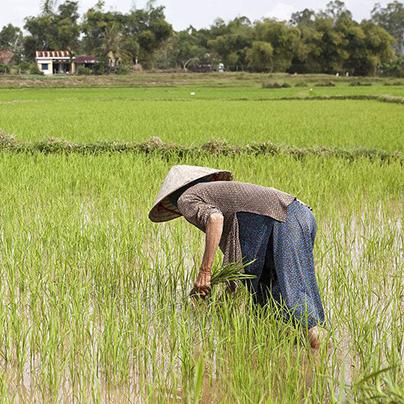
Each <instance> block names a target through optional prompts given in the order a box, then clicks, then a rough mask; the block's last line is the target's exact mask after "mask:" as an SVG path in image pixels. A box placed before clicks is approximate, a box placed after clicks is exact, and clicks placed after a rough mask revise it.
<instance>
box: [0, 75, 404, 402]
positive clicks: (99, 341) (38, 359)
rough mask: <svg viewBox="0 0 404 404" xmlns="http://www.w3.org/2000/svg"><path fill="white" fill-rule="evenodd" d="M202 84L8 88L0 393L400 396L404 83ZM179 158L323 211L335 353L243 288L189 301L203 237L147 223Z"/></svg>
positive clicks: (252, 398)
mask: <svg viewBox="0 0 404 404" xmlns="http://www.w3.org/2000/svg"><path fill="white" fill-rule="evenodd" d="M195 77H197V78H192V77H190V76H189V75H184V77H181V76H175V77H171V79H170V80H168V79H167V77H166V76H161V77H160V76H158V75H153V76H147V74H145V75H144V76H142V79H141V80H142V81H141V83H131V82H130V81H129V79H125V80H126V81H124V82H123V83H119V86H118V85H114V83H112V84H111V83H107V84H108V85H107V84H106V83H98V82H95V81H94V83H92V84H94V85H90V84H91V83H88V82H85V83H84V84H83V83H81V84H82V86H78V85H72V86H71V87H72V88H67V87H68V86H69V83H70V84H77V83H75V82H70V81H69V80H66V81H63V82H62V81H60V80H59V81H55V83H53V82H51V81H49V82H45V81H43V80H38V82H39V84H37V83H36V82H33V83H31V82H29V85H27V83H26V82H25V81H21V82H18V81H17V80H14V79H13V80H14V81H13V80H11V79H10V78H6V79H0V195H1V205H0V296H1V299H0V397H1V401H2V402H16V403H17V402H97V403H98V402H113V403H126V402H128V403H144V402H159V403H160V402H162V403H165V402H168V403H174V402H184V403H199V402H201V403H298V402H302V403H320V402H321V403H328V402H330V403H345V402H366V403H367V402H378V403H403V402H404V365H403V362H404V337H403V336H404V260H403V228H402V227H403V206H404V195H403V190H404V170H403V147H404V85H403V84H401V85H400V83H396V84H395V85H394V86H393V85H392V86H387V85H384V83H382V82H380V81H377V80H376V81H375V82H374V83H372V85H371V86H357V87H356V86H350V85H349V83H345V82H344V83H341V84H337V85H336V86H334V87H324V86H321V87H320V86H315V82H313V81H312V79H310V78H306V79H307V82H308V84H307V86H306V87H300V86H298V87H296V86H294V85H293V82H292V87H290V88H280V89H272V88H263V87H262V86H261V82H262V81H265V80H267V78H266V77H257V76H256V75H255V76H253V78H252V79H249V76H248V75H247V76H246V75H242V76H234V75H230V76H227V75H225V76H223V77H224V78H223V79H219V78H217V77H216V76H215V77H214V79H212V81H210V80H209V77H208V75H201V76H198V75H196V76H195ZM2 80H3V82H2ZM7 80H8V81H7ZM321 80H324V78H321ZM43 83H46V85H44V84H43ZM60 83H62V84H60ZM53 84H54V85H53ZM79 84H80V83H79ZM115 84H116V83H115ZM6 87H7V88H6ZM191 93H194V95H191ZM151 137H154V139H155V140H154V142H156V137H158V138H159V139H158V141H157V145H161V144H166V143H169V144H175V145H176V148H174V149H173V148H171V149H167V150H166V149H163V148H159V147H157V148H156V149H153V150H151V149H150V148H144V147H140V148H130V147H129V148H128V147H127V148H115V147H113V146H114V144H116V142H118V143H119V142H120V144H126V145H127V144H129V143H130V144H132V143H133V144H135V143H136V144H137V143H139V142H146V141H147V140H148V139H149V138H151ZM49 138H56V139H59V140H57V141H56V143H57V144H62V145H63V148H53V149H52V148H47V149H44V148H41V147H39V146H38V145H39V144H40V143H41V142H42V143H41V144H43V142H45V143H46V142H48V143H50V144H53V143H54V142H55V140H51V141H47V139H49ZM60 139H62V140H63V141H64V142H62V141H61V140H60ZM160 139H161V140H160ZM211 141H214V142H219V143H220V142H222V143H225V142H228V144H230V145H233V146H239V147H240V149H237V148H235V149H232V152H231V153H229V152H223V150H221V149H220V147H219V148H207V147H204V144H206V143H207V142H211ZM52 142H53V143H52ZM100 143H101V144H103V145H104V147H103V148H102V149H97V148H91V147H88V148H87V149H86V148H78V147H76V146H74V145H96V144H100ZM220 144H221V143H220ZM252 144H255V145H256V147H255V148H251V147H250V148H249V145H252ZM264 144H266V145H268V144H271V145H272V146H271V147H270V148H268V147H260V146H259V145H261V146H262V145H264ZM73 146H74V147H73ZM277 147H279V149H278V148H277ZM323 149H327V150H339V153H334V154H333V153H322V152H321V150H323ZM274 150H278V151H277V152H274ZM279 150H280V151H279ZM308 150H310V152H307V151H308ZM358 151H360V152H358ZM380 156H382V157H380ZM174 164H191V165H205V166H210V167H220V168H223V169H228V170H231V171H232V172H233V173H234V176H235V177H236V179H237V180H240V181H246V182H253V183H258V184H261V185H265V186H273V187H276V188H279V189H281V190H283V191H286V192H289V193H291V194H294V195H296V196H297V197H298V198H299V199H301V200H303V201H305V202H306V203H308V204H309V205H310V206H311V207H312V208H313V210H314V214H315V216H316V219H317V223H318V232H317V239H316V245H315V263H316V274H317V279H318V283H319V288H320V293H321V296H322V299H323V303H324V308H325V312H326V324H325V327H324V329H323V330H322V341H323V343H322V345H321V347H320V349H319V351H313V350H311V349H310V347H309V345H308V343H307V341H306V340H305V338H304V336H303V334H302V332H301V330H299V328H297V327H296V326H294V325H293V324H291V323H288V322H280V321H279V320H278V319H277V313H275V312H274V311H273V310H271V309H270V308H267V309H266V310H265V309H264V310H262V309H258V308H256V307H254V306H253V304H252V299H251V297H250V296H249V295H248V293H247V291H246V290H245V289H244V287H243V286H242V285H240V286H239V288H238V290H237V292H236V295H235V296H229V295H228V294H227V293H226V292H225V290H224V288H223V287H222V286H218V287H216V288H215V289H214V290H213V293H212V296H211V297H210V299H209V300H207V301H201V302H198V301H194V302H193V301H191V300H190V298H189V292H190V290H191V288H192V285H193V281H194V280H195V277H196V274H197V272H198V270H199V264H200V262H201V257H202V251H203V241H204V237H203V233H201V232H199V231H198V230H197V229H196V228H193V227H192V226H191V225H190V224H189V223H187V222H186V221H185V220H184V219H176V220H175V221H172V222H168V223H164V224H159V225H158V224H153V223H151V222H150V221H149V220H148V217H147V214H148V211H149V209H150V207H151V205H152V203H153V201H154V198H155V196H156V194H157V192H158V189H159V187H160V184H161V182H162V180H163V178H164V176H165V175H166V173H167V171H168V170H169V168H170V167H171V166H172V165H174ZM220 260H221V257H220V256H218V257H217V262H216V266H217V267H219V266H220Z"/></svg>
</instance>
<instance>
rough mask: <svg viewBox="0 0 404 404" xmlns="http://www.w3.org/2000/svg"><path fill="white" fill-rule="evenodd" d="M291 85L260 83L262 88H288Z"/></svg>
mask: <svg viewBox="0 0 404 404" xmlns="http://www.w3.org/2000/svg"><path fill="white" fill-rule="evenodd" d="M289 87H291V85H290V84H289V83H279V82H277V81H274V82H267V83H262V88H289Z"/></svg>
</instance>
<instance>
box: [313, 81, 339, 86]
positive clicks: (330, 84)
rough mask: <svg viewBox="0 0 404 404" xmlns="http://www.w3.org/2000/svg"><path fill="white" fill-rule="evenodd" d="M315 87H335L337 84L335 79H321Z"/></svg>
mask: <svg viewBox="0 0 404 404" xmlns="http://www.w3.org/2000/svg"><path fill="white" fill-rule="evenodd" d="M314 86H315V87H335V86H336V84H335V83H334V82H333V81H319V82H318V83H315V84H314Z"/></svg>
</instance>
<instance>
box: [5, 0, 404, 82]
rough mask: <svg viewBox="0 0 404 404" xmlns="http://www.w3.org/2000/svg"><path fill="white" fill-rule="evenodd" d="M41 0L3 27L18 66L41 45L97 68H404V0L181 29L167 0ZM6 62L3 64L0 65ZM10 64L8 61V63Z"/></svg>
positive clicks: (363, 71)
mask: <svg viewBox="0 0 404 404" xmlns="http://www.w3.org/2000/svg"><path fill="white" fill-rule="evenodd" d="M56 2H57V0H43V2H42V7H41V12H40V14H39V15H38V16H31V17H27V18H26V19H25V24H24V26H23V28H24V31H23V30H22V29H21V28H19V27H16V26H13V25H12V24H8V25H6V26H4V27H3V28H2V29H1V31H0V51H1V50H3V51H4V50H6V51H10V52H12V54H13V59H12V63H13V64H14V65H15V66H16V67H19V70H20V71H24V70H27V69H28V70H29V69H30V70H32V71H34V70H35V64H34V63H33V62H34V58H35V51H37V50H68V51H70V52H71V53H72V54H73V55H79V54H87V55H95V56H97V58H98V60H99V62H100V63H99V64H98V65H97V69H96V70H97V71H96V72H98V73H105V72H109V71H110V70H108V66H109V64H108V60H109V59H111V58H113V59H114V60H115V61H117V63H116V64H114V71H116V72H125V71H129V70H131V69H132V66H133V65H139V64H141V66H142V67H143V68H144V69H150V68H158V69H186V68H190V69H192V66H195V65H199V66H201V65H204V66H217V65H218V64H219V63H224V66H225V69H226V70H229V71H251V72H289V73H329V74H335V73H345V72H347V73H349V74H351V75H375V74H380V73H384V74H393V75H404V60H403V56H402V55H403V52H404V4H403V3H402V2H400V1H397V0H396V1H393V2H391V3H389V4H387V5H386V6H385V7H382V6H380V4H375V5H374V7H373V9H372V12H371V18H370V19H368V20H362V21H361V22H358V21H355V20H354V19H353V17H352V13H351V12H350V11H349V10H348V9H347V7H346V5H345V4H344V2H343V1H340V0H333V1H330V2H329V3H328V4H327V6H326V8H325V9H324V10H321V11H318V12H315V11H313V10H310V9H304V10H302V11H299V12H296V13H294V14H292V16H291V18H290V20H289V21H279V20H276V19H271V18H263V19H260V20H257V21H251V20H249V19H248V18H247V17H237V18H235V19H233V20H231V21H229V22H225V21H224V20H223V19H217V20H215V21H214V23H213V24H212V25H211V26H210V27H209V28H203V29H196V28H194V27H192V26H190V27H189V28H187V29H185V30H182V31H175V30H174V29H173V27H172V25H171V24H170V23H169V22H168V21H167V20H166V18H165V14H164V7H161V6H160V7H156V6H155V5H154V2H153V1H149V3H148V4H147V6H146V7H145V8H144V9H135V8H133V9H131V10H130V11H129V12H127V13H121V12H118V11H107V10H105V4H104V1H103V0H98V1H97V2H96V4H95V5H94V6H93V7H91V8H90V9H88V10H87V11H86V12H85V13H84V15H82V16H80V14H79V11H78V1H73V0H65V1H64V2H62V3H60V4H56ZM0 68H1V66H0ZM3 68H4V67H3Z"/></svg>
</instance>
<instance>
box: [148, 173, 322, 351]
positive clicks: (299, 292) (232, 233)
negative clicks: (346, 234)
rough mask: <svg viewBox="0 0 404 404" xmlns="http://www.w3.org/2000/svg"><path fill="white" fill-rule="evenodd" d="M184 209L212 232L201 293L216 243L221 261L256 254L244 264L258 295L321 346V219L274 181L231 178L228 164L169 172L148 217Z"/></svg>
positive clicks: (160, 218)
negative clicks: (317, 248)
mask: <svg viewBox="0 0 404 404" xmlns="http://www.w3.org/2000/svg"><path fill="white" fill-rule="evenodd" d="M179 216H184V217H185V219H186V220H187V221H188V222H190V223H191V224H193V225H195V226H196V227H198V228H199V229H200V230H202V231H203V232H205V233H206V241H205V251H204V254H203V259H202V265H201V267H200V271H199V274H198V277H197V279H196V282H195V285H194V286H195V289H196V290H197V291H198V293H199V295H201V296H202V297H205V296H207V295H208V294H209V292H210V288H211V284H210V280H211V270H212V265H213V261H214V257H215V254H216V251H217V248H218V247H220V249H221V250H222V252H223V254H224V257H223V265H227V264H230V263H242V262H244V263H246V262H251V261H253V262H252V263H251V264H250V265H248V266H247V267H246V268H245V272H246V273H248V274H251V275H255V278H254V279H251V280H248V282H247V286H248V288H249V290H250V291H251V293H253V296H254V301H255V302H256V303H257V304H259V305H265V304H266V303H267V302H268V300H269V297H270V295H272V297H273V298H274V299H275V301H277V302H279V303H281V304H283V305H284V306H285V307H286V310H287V312H288V313H290V315H292V316H293V318H294V320H297V321H298V322H300V323H302V325H303V326H304V327H305V328H306V329H307V330H308V338H309V341H310V345H311V346H312V347H313V348H318V347H319V342H320V341H319V336H318V327H317V325H318V324H321V323H323V322H324V310H323V307H322V303H321V298H320V294H319V291H318V286H317V282H316V277H315V274H314V259H313V245H314V239H315V236H316V221H315V219H314V216H313V214H312V212H311V209H310V208H309V207H308V206H306V205H305V204H303V203H302V202H300V201H299V200H298V199H296V198H295V197H294V196H292V195H289V194H287V193H285V192H282V191H279V190H277V189H274V188H267V187H263V186H259V185H254V184H248V183H242V182H237V181H232V174H231V173H230V172H229V171H224V170H216V169H211V168H206V167H195V166H185V165H178V166H173V167H172V168H171V170H170V171H169V173H168V175H167V177H166V178H165V180H164V183H163V185H162V187H161V189H160V192H159V194H158V196H157V199H156V202H155V204H154V206H153V208H152V209H151V211H150V213H149V218H150V220H152V221H153V222H164V221H168V220H171V219H175V218H176V217H179Z"/></svg>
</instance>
